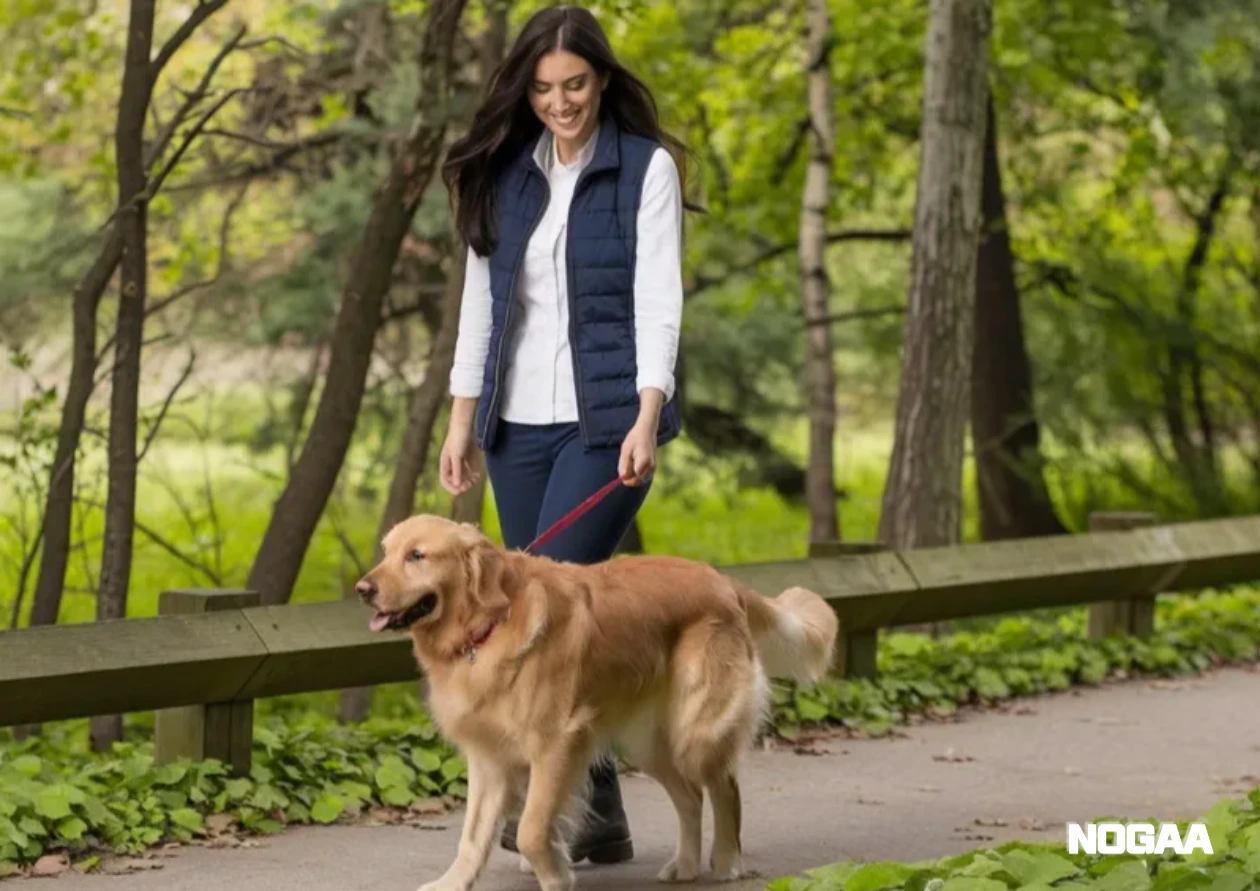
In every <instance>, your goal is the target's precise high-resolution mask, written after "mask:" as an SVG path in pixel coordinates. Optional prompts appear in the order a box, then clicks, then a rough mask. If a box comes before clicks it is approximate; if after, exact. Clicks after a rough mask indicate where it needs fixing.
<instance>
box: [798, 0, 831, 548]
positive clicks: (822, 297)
mask: <svg viewBox="0 0 1260 891" xmlns="http://www.w3.org/2000/svg"><path fill="white" fill-rule="evenodd" d="M808 40H809V46H808V58H809V64H808V70H809V75H808V81H809V124H810V131H811V148H810V155H809V165H808V167H807V168H806V170H805V188H804V192H803V193H802V195H801V222H800V229H801V234H800V248H799V258H800V271H801V302H802V310H803V314H804V317H805V319H806V320H809V319H817V318H822V317H824V316H826V315H827V313H828V311H829V308H830V307H829V304H830V293H829V292H830V284H829V282H828V280H827V265H826V263H827V260H826V257H827V206H828V202H829V197H828V194H829V189H828V185H829V183H830V181H831V156H832V152H833V150H834V145H835V125H834V124H833V123H832V102H831V66H830V58H831V43H832V34H831V20H830V15H829V13H828V10H827V0H809V37H808ZM805 347H806V350H805V352H806V358H805V368H806V372H805V377H806V389H807V401H808V403H809V466H808V469H807V471H806V479H805V491H806V497H807V500H808V502H809V540H810V541H811V542H816V541H835V540H837V539H838V538H839V537H840V526H839V520H838V518H837V516H836V495H835V491H836V485H835V472H834V453H833V442H834V440H835V435H836V369H835V364H834V357H833V355H832V349H831V326H829V325H808V324H807V325H806V327H805Z"/></svg>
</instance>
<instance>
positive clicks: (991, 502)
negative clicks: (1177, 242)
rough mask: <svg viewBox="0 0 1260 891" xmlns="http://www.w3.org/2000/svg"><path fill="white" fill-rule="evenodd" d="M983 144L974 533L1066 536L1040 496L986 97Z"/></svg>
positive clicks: (1036, 440) (1033, 421)
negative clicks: (977, 530)
mask: <svg viewBox="0 0 1260 891" xmlns="http://www.w3.org/2000/svg"><path fill="white" fill-rule="evenodd" d="M987 106H988V107H987V112H986V119H987V123H986V127H985V139H984V185H983V187H982V198H981V201H982V204H983V216H984V223H983V227H984V228H983V230H982V232H981V236H980V253H979V257H978V261H977V270H976V315H975V319H976V322H975V325H976V327H975V351H974V354H973V356H972V363H971V372H972V374H971V440H972V444H973V448H974V450H975V456H976V490H977V495H978V501H979V503H980V531H981V534H982V536H983V537H984V539H985V540H986V541H996V540H999V539H1008V538H1031V537H1034V536H1038V535H1058V534H1060V533H1062V532H1066V531H1067V530H1066V529H1065V528H1064V526H1063V523H1062V522H1061V521H1060V520H1059V517H1058V514H1056V513H1055V510H1054V505H1053V503H1052V502H1051V500H1050V495H1049V493H1048V492H1047V490H1046V484H1045V476H1044V473H1043V469H1042V468H1043V461H1042V457H1041V430H1040V428H1039V426H1038V424H1037V414H1036V409H1035V406H1034V403H1033V393H1032V368H1031V366H1030V365H1029V362H1028V350H1027V348H1026V347H1025V345H1024V323H1023V319H1022V316H1021V312H1020V299H1019V288H1018V286H1017V285H1016V283H1015V260H1014V255H1013V253H1012V251H1011V239H1010V233H1009V231H1008V230H1007V223H1006V199H1005V196H1004V195H1003V192H1002V169H1001V166H1000V163H999V157H998V139H997V118H996V115H995V112H994V107H993V99H992V97H990V98H989V101H988V103H987Z"/></svg>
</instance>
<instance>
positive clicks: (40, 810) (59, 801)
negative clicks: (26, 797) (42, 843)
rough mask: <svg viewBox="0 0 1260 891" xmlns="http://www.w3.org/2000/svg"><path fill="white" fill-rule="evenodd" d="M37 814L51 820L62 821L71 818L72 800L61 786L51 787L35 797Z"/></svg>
mask: <svg viewBox="0 0 1260 891" xmlns="http://www.w3.org/2000/svg"><path fill="white" fill-rule="evenodd" d="M35 812H36V813H37V814H39V815H40V816H41V817H45V818H47V819H49V820H60V819H62V818H64V817H68V816H70V799H69V798H68V797H67V796H66V793H65V790H64V789H63V788H62V787H61V786H49V787H47V788H46V789H41V790H40V791H39V793H38V794H37V795H36V796H35Z"/></svg>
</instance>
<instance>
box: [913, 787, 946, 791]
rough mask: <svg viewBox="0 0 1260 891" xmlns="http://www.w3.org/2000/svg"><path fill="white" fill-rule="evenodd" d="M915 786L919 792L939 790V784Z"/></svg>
mask: <svg viewBox="0 0 1260 891" xmlns="http://www.w3.org/2000/svg"><path fill="white" fill-rule="evenodd" d="M915 788H917V789H918V790H919V791H920V792H940V791H941V787H940V786H916V787H915Z"/></svg>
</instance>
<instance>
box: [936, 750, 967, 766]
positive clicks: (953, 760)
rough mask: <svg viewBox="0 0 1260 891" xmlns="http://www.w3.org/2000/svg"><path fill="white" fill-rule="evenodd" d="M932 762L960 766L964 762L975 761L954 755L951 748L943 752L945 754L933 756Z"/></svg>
mask: <svg viewBox="0 0 1260 891" xmlns="http://www.w3.org/2000/svg"><path fill="white" fill-rule="evenodd" d="M932 760H933V761H947V762H949V763H950V764H962V763H964V762H966V761H975V760H976V759H975V758H972V757H971V756H970V755H958V754H955V752H954V750H953V749H952V748H949V749H946V750H945V753H944V754H943V755H933V756H932Z"/></svg>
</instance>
